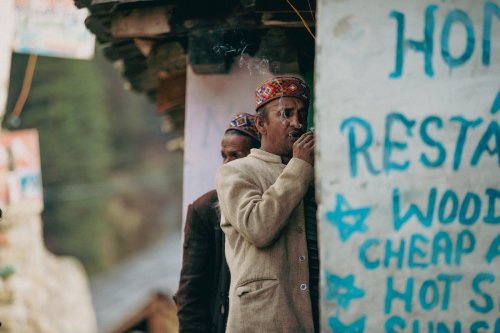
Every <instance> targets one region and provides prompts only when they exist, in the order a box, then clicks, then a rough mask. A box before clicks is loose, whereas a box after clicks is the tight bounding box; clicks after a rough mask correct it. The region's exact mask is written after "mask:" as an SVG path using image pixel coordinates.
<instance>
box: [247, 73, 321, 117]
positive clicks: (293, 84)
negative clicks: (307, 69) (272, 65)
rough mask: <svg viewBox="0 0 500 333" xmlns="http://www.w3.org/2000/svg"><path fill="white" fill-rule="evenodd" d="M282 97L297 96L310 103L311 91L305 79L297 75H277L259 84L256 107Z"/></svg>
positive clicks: (256, 93)
mask: <svg viewBox="0 0 500 333" xmlns="http://www.w3.org/2000/svg"><path fill="white" fill-rule="evenodd" d="M280 97H296V98H300V99H301V100H303V101H304V103H306V104H309V99H310V97H311V92H310V90H309V87H308V86H307V84H306V83H305V82H304V80H302V79H299V78H298V77H295V76H275V77H273V78H271V79H269V80H266V81H264V82H262V83H261V84H259V86H258V87H257V89H256V90H255V102H256V106H255V109H256V110H257V109H258V108H260V107H261V106H263V105H265V104H267V103H269V102H270V101H272V100H275V99H277V98H280Z"/></svg>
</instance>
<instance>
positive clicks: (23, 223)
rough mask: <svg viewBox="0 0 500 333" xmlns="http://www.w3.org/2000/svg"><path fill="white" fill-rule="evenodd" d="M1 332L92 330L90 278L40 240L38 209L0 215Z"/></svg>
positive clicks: (75, 332)
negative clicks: (34, 212) (0, 219)
mask: <svg viewBox="0 0 500 333" xmlns="http://www.w3.org/2000/svg"><path fill="white" fill-rule="evenodd" d="M9 268H13V269H14V273H13V274H12V275H10V276H9V277H5V276H4V278H2V279H0V322H1V326H0V332H1V333H34V332H36V333H68V332H72V333H95V332H96V323H95V314H94V311H93V309H92V303H91V298H90V292H89V288H88V281H87V277H86V275H85V271H84V269H83V267H82V266H81V264H80V263H79V262H77V261H76V260H75V259H73V258H69V257H56V256H54V255H53V254H51V253H49V252H48V251H47V250H46V249H45V247H44V244H43V236H42V220H41V218H40V216H39V215H22V214H19V215H11V216H8V217H5V218H4V219H3V220H2V221H0V275H2V274H1V272H2V271H3V272H4V275H8V270H9Z"/></svg>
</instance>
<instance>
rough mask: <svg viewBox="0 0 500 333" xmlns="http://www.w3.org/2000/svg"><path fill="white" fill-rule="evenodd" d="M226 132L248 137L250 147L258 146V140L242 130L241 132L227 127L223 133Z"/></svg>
mask: <svg viewBox="0 0 500 333" xmlns="http://www.w3.org/2000/svg"><path fill="white" fill-rule="evenodd" d="M227 134H231V135H240V136H244V137H247V138H249V139H250V148H260V141H259V140H257V139H255V138H254V137H252V136H250V135H248V134H246V133H244V132H241V131H238V130H236V129H234V128H231V129H228V130H227V131H226V133H224V135H227Z"/></svg>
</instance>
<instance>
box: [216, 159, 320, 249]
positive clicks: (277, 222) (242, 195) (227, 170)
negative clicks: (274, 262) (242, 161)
mask: <svg viewBox="0 0 500 333" xmlns="http://www.w3.org/2000/svg"><path fill="white" fill-rule="evenodd" d="M258 173H259V170H256V172H248V171H247V170H242V169H241V168H239V167H238V164H235V163H228V164H225V165H223V166H222V167H221V168H219V170H218V172H217V192H218V194H219V202H220V207H221V211H222V214H223V215H224V218H225V219H226V220H227V221H228V222H229V223H230V224H231V225H232V226H233V227H234V228H235V229H236V230H237V231H238V232H239V233H240V234H241V235H242V236H243V237H244V238H245V239H246V240H247V241H248V242H250V243H251V244H253V245H254V246H256V247H267V246H269V245H271V244H272V243H273V242H274V240H275V239H277V238H278V236H279V234H280V232H281V230H282V229H283V228H284V227H285V225H286V224H287V222H288V218H289V216H290V214H291V213H292V211H293V210H294V209H295V207H297V205H298V204H299V203H300V201H301V200H302V198H303V197H304V195H305V193H306V191H307V189H308V186H309V185H310V183H311V181H312V179H313V167H312V165H310V164H309V163H307V162H305V161H303V160H301V159H297V158H292V159H291V160H290V162H289V163H288V164H287V166H286V167H285V169H284V170H283V172H282V173H281V174H280V175H279V177H278V178H277V179H276V181H275V182H274V184H272V185H271V186H270V187H269V188H268V189H266V190H265V191H264V192H263V191H262V190H261V189H260V187H259V185H258V184H257V182H256V178H258V177H259V174H258Z"/></svg>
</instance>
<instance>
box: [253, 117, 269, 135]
mask: <svg viewBox="0 0 500 333" xmlns="http://www.w3.org/2000/svg"><path fill="white" fill-rule="evenodd" d="M264 123H265V120H264V117H262V115H261V114H257V115H256V116H255V127H256V128H257V131H259V134H260V136H261V137H262V136H263V135H265V134H267V129H266V127H265V126H264Z"/></svg>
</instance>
